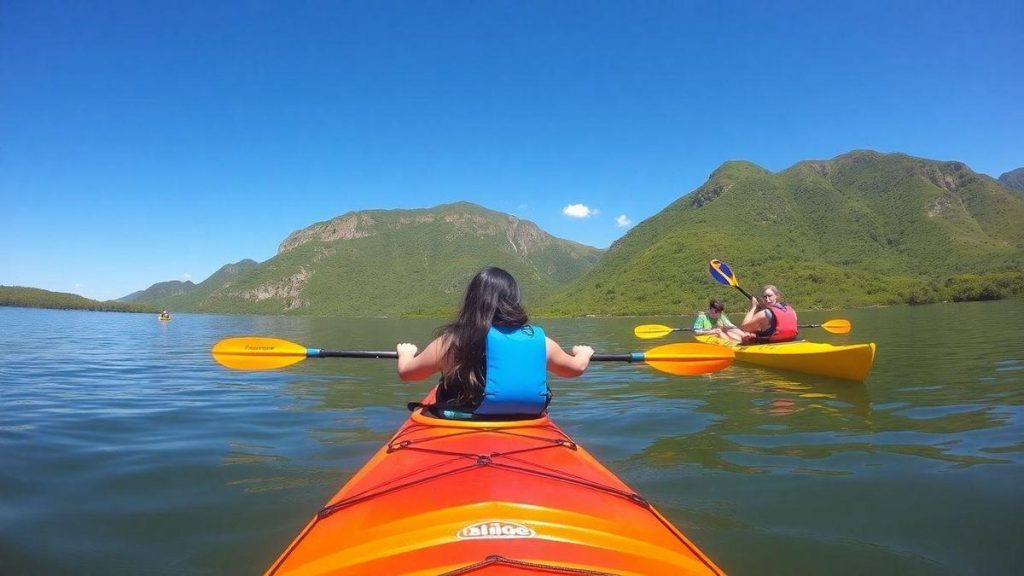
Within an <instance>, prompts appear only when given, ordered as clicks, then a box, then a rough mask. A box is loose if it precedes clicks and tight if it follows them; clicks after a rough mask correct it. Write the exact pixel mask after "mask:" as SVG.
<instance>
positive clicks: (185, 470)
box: [0, 300, 1024, 575]
mask: <svg viewBox="0 0 1024 576" xmlns="http://www.w3.org/2000/svg"><path fill="white" fill-rule="evenodd" d="M838 316H843V317H848V318H850V319H851V320H852V321H853V324H854V331H853V333H852V334H850V335H848V336H843V337H839V336H834V335H829V334H827V333H824V332H814V331H806V332H805V335H806V336H808V337H814V338H815V339H818V340H823V341H829V342H844V341H845V342H860V341H869V340H873V341H875V342H877V343H878V346H879V352H878V357H877V360H876V363H875V368H874V371H873V373H872V375H871V376H870V378H869V379H868V381H867V382H866V383H863V384H860V383H850V382H843V381H837V380H830V379H826V378H819V377H814V376H806V375H796V374H790V373H784V372H772V371H768V370H762V369H758V368H754V367H750V366H742V365H736V366H733V367H731V368H729V369H728V370H726V371H724V372H722V373H719V374H715V375H712V376H707V377H696V378H679V377H673V376H667V375H664V374H661V373H658V372H655V371H653V370H651V369H650V368H645V367H640V366H629V365H609V364H599V365H595V366H594V367H593V368H592V369H591V370H590V371H589V372H588V373H587V374H586V375H584V376H583V377H582V378H579V379H576V380H558V379H556V380H554V381H553V382H552V386H553V388H554V389H555V391H556V398H555V402H554V404H553V408H552V415H553V416H554V418H555V419H556V420H557V421H558V422H559V423H560V424H561V425H562V427H563V428H565V429H566V431H567V432H569V433H570V434H571V435H572V436H574V437H575V438H576V439H577V440H578V441H579V442H580V443H582V444H583V445H584V446H586V447H587V448H588V449H589V450H590V451H591V452H593V453H594V454H595V455H596V456H597V457H598V458H600V459H601V460H602V461H603V462H604V463H605V464H606V465H608V466H609V467H610V468H611V469H612V470H613V471H615V472H616V473H617V474H618V475H619V476H621V477H622V478H623V480H625V481H626V482H627V483H628V484H630V485H631V486H633V487H634V488H635V489H636V490H637V491H639V492H640V493H641V494H644V495H645V496H647V497H648V498H649V499H651V500H653V501H654V502H655V503H656V505H657V506H658V507H659V509H660V510H661V511H662V512H663V513H665V514H666V515H667V516H668V517H669V518H670V519H671V520H672V521H673V522H675V523H676V525H677V526H679V527H680V528H681V529H682V530H683V531H684V532H686V533H687V534H688V535H689V536H690V537H691V538H692V539H693V540H694V541H696V542H697V543H698V545H700V546H701V547H702V548H703V549H704V550H705V551H706V552H707V553H708V554H710V555H711V556H712V557H713V558H714V559H715V560H716V561H717V562H718V563H719V564H720V565H721V566H722V567H723V568H724V569H725V570H726V571H728V572H730V573H732V574H766V573H767V574H851V575H852V574H866V573H874V574H950V575H953V574H958V575H959V574H1021V573H1024V552H1022V547H1021V546H1020V541H1021V540H1020V539H1021V536H1020V534H1021V533H1022V532H1024V455H1022V452H1024V409H1022V405H1024V346H1022V342H1024V338H1022V336H1021V334H1022V333H1024V301H1020V300H1017V301H1008V302H994V303H972V304H957V305H935V306H924V307H913V308H911V307H901V308H889V309H873V310H854V311H848V312H844V313H842V314H837V313H829V314H825V313H805V314H803V315H802V316H801V321H803V322H816V321H822V320H827V319H829V318H832V317H838ZM688 320H689V319H686V320H685V321H683V320H680V319H673V318H668V317H655V318H639V319H638V318H631V319H585V320H557V321H547V322H544V325H545V326H546V328H547V330H548V332H549V334H551V335H553V336H554V337H555V338H556V339H558V340H559V341H560V342H561V343H562V344H563V345H565V346H567V347H568V346H569V345H571V344H573V343H578V342H587V343H591V344H593V345H594V346H595V348H597V349H598V350H599V351H603V352H629V351H634V350H642V349H644V348H646V347H650V346H651V345H653V344H656V343H657V342H658V341H651V342H646V341H638V340H636V339H634V338H633V335H632V328H633V326H635V325H636V324H640V323H647V322H659V323H668V324H676V325H679V324H680V323H683V322H688ZM435 324H436V321H422V320H416V321H409V320H351V319H317V318H279V317H252V316H241V317H231V316H203V315H187V314H178V315H176V316H174V319H173V320H172V321H171V322H158V321H157V319H156V317H155V316H153V315H134V314H112V313H92V312H62V311H47V310H26V309H14V308H0V463H2V465H0V573H2V574H5V575H6V574H96V575H109V574H258V573H261V572H262V570H263V569H264V568H265V567H266V566H267V565H268V564H269V563H270V562H271V561H272V560H273V559H274V558H275V557H276V555H277V553H278V552H279V551H280V550H281V549H282V548H283V547H284V546H285V545H286V544H287V543H288V542H289V541H290V540H291V538H292V536H294V534H295V533H296V532H297V531H298V530H299V529H300V528H301V526H302V525H304V524H305V522H306V521H307V520H308V519H309V517H310V516H311V515H312V514H313V513H314V512H315V511H316V510H317V509H318V508H319V506H320V505H321V504H322V503H323V502H324V501H326V500H327V498H328V497H329V496H330V495H332V494H333V493H334V492H335V491H336V490H337V488H338V487H339V486H340V485H341V484H342V483H343V482H344V481H345V480H346V479H347V478H348V477H349V476H350V475H351V474H352V473H353V472H354V471H355V470H357V469H358V468H359V466H361V465H362V464H363V463H364V462H365V461H366V460H367V459H368V458H369V456H370V455H371V454H372V453H373V452H374V451H375V450H376V449H377V448H378V447H379V446H380V445H381V444H382V443H383V442H384V441H385V440H386V439H387V438H388V437H389V436H390V434H391V433H392V432H393V431H394V429H395V428H396V427H397V426H398V425H399V424H400V423H401V422H402V421H403V420H404V418H405V417H406V416H407V412H406V411H405V408H404V406H405V403H406V402H407V401H409V400H416V399H419V397H420V396H421V395H422V394H423V393H424V392H425V391H426V390H427V388H428V387H429V386H428V384H426V383H420V384H414V385H410V384H402V383H400V382H398V381H397V379H396V378H395V376H394V363H393V361H385V360H308V361H305V362H303V363H301V364H299V365H297V366H295V367H293V368H290V369H288V370H287V371H281V372H272V373H241V372H231V371H228V370H226V369H222V368H220V367H219V366H218V365H216V364H215V363H214V362H213V361H212V360H211V358H210V355H209V349H210V347H211V346H212V345H213V344H214V343H215V342H216V341H217V340H219V339H221V338H225V337H228V336H238V335H273V336H278V337H281V338H286V339H289V340H293V341H296V342H300V343H302V344H305V345H308V346H312V347H323V348H335V349H390V348H391V347H392V346H393V345H394V343H395V342H397V341H400V340H411V341H414V342H418V343H420V344H421V345H422V344H424V343H425V342H426V341H427V339H428V336H429V334H430V331H431V330H432V328H433V327H434V325H435Z"/></svg>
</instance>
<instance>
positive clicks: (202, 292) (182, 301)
mask: <svg viewBox="0 0 1024 576" xmlns="http://www.w3.org/2000/svg"><path fill="white" fill-rule="evenodd" d="M256 266H258V264H257V263H256V261H255V260H249V259H245V260H241V261H239V262H235V263H234V264H227V265H224V266H222V267H221V268H220V270H217V271H216V272H214V273H213V274H212V275H210V277H209V278H207V279H206V280H203V281H202V282H200V283H199V284H195V283H193V282H191V281H186V282H181V281H178V280H172V281H169V282H158V283H156V284H153V285H152V286H150V287H149V288H146V289H145V290H140V291H138V292H133V293H131V294H129V295H127V296H125V297H123V298H119V299H118V301H119V302H145V303H146V304H151V305H153V306H159V307H160V308H161V309H166V310H186V309H189V308H191V306H192V302H196V301H201V300H202V299H204V298H207V297H209V296H210V295H211V294H213V293H214V292H216V291H217V290H220V289H226V288H227V287H228V286H230V285H231V283H232V282H234V281H235V280H236V279H237V278H238V277H239V276H241V275H243V274H245V273H247V272H249V271H250V270H252V269H253V268H255V267H256Z"/></svg>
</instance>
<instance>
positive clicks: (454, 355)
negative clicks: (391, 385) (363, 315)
mask: <svg viewBox="0 0 1024 576" xmlns="http://www.w3.org/2000/svg"><path fill="white" fill-rule="evenodd" d="M396 350H397V352H398V376H399V377H400V378H401V379H402V380H404V381H410V380H423V379H425V378H427V377H428V376H430V375H431V374H434V373H436V372H440V373H441V381H440V383H439V385H438V387H437V403H438V407H439V408H442V410H441V411H440V412H444V411H454V412H460V413H468V414H469V415H470V416H472V415H482V416H511V415H516V416H537V415H539V414H540V413H542V412H543V411H544V410H545V408H546V407H547V403H548V402H549V401H550V392H549V391H548V388H547V374H546V373H547V371H551V372H553V373H555V374H556V375H558V376H563V377H574V376H579V375H580V374H582V373H583V371H584V370H586V369H587V366H588V365H589V364H590V357H591V356H592V355H593V354H594V349H593V348H591V347H590V346H573V348H572V354H567V353H566V352H565V351H564V350H562V348H561V346H559V345H558V343H557V342H555V341H554V340H552V339H551V338H548V337H547V336H545V335H544V330H543V329H542V328H541V327H539V326H534V325H530V324H529V317H528V316H527V314H526V311H525V310H524V309H523V306H522V303H521V301H520V292H519V285H518V284H517V283H516V280H515V278H513V277H512V275H511V274H509V273H508V272H506V271H505V270H502V269H501V268H495V267H487V268H484V269H483V270H481V271H480V272H478V273H477V274H476V276H474V277H473V279H472V280H471V281H470V283H469V286H468V287H467V288H466V294H465V298H464V299H463V303H462V307H461V308H460V310H459V312H458V315H457V316H456V317H455V320H453V321H452V322H451V323H449V324H446V325H444V326H442V327H440V328H439V329H438V330H437V331H436V332H435V338H434V340H433V341H432V342H430V344H428V345H427V347H426V348H424V349H423V352H422V353H420V354H417V353H416V352H417V350H418V348H417V347H416V345H414V344H410V343H408V342H403V343H401V344H398V346H397V347H396ZM438 407H436V408H438ZM436 408H435V410H434V411H435V413H438V412H439V410H437V409H436Z"/></svg>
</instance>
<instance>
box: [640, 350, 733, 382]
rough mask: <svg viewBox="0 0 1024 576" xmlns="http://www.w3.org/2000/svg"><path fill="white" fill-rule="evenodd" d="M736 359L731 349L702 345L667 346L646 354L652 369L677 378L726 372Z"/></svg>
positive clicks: (645, 357)
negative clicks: (720, 371)
mask: <svg viewBox="0 0 1024 576" xmlns="http://www.w3.org/2000/svg"><path fill="white" fill-rule="evenodd" d="M735 358H736V355H735V354H734V353H733V351H732V349H731V348H726V347H725V346H715V345H714V344H702V343H697V342H693V343H677V344H666V345H664V346H658V347H657V348H651V349H650V350H648V351H647V352H645V353H644V362H645V363H646V364H648V365H650V366H651V367H652V368H656V369H658V370H661V371H662V372H668V373H669V374H675V375H677V376H696V375H698V374H708V373H710V372H718V371H719V370H724V369H725V368H727V367H728V366H729V365H730V364H732V361H733V360H734V359H735Z"/></svg>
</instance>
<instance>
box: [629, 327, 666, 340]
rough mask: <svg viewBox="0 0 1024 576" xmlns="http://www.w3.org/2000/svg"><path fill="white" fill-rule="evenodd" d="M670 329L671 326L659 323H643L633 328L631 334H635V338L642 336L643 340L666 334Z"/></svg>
mask: <svg viewBox="0 0 1024 576" xmlns="http://www.w3.org/2000/svg"><path fill="white" fill-rule="evenodd" d="M672 331H673V329H672V328H669V327H668V326H663V325H661V324H643V325H640V326H637V327H636V328H633V334H635V335H636V337H637V338H642V339H644V340H650V339H651V338H661V337H662V336H668V335H669V334H671V333H672Z"/></svg>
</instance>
